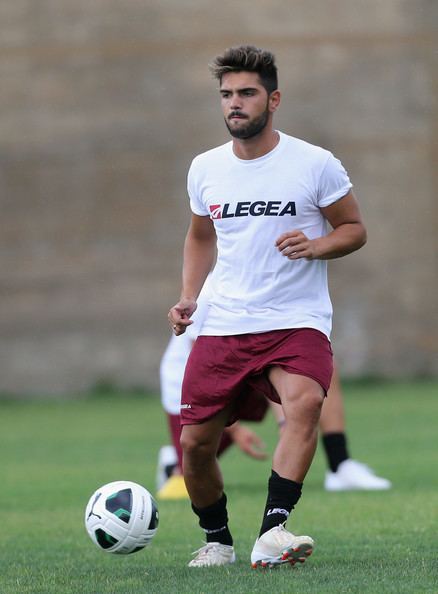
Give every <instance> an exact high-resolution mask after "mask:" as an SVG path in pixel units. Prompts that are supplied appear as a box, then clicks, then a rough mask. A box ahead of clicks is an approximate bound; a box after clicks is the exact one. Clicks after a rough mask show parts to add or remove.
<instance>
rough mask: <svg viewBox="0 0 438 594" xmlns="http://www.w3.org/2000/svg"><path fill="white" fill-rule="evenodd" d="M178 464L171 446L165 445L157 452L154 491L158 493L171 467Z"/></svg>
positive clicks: (170, 472)
mask: <svg viewBox="0 0 438 594" xmlns="http://www.w3.org/2000/svg"><path fill="white" fill-rule="evenodd" d="M177 464H178V456H177V454H176V450H175V447H174V446H173V445H166V446H163V447H162V448H160V451H159V452H158V462H157V474H156V477H155V481H156V489H157V491H159V490H160V489H161V487H162V486H163V485H164V483H165V482H166V481H167V479H168V478H169V476H170V475H171V474H172V470H173V467H174V466H176V465H177Z"/></svg>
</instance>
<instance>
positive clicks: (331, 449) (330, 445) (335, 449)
mask: <svg viewBox="0 0 438 594" xmlns="http://www.w3.org/2000/svg"><path fill="white" fill-rule="evenodd" d="M322 443H323V446H324V451H325V455H326V456H327V463H328V465H329V467H330V470H331V471H332V472H336V471H337V469H338V466H339V464H340V463H341V462H344V460H347V459H348V458H349V457H350V456H349V454H348V449H347V438H346V436H345V433H326V434H325V435H323V436H322Z"/></svg>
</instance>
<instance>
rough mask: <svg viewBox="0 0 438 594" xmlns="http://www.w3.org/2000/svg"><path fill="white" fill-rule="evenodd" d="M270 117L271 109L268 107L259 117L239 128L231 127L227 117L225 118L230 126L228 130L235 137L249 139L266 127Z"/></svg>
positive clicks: (226, 123)
mask: <svg viewBox="0 0 438 594" xmlns="http://www.w3.org/2000/svg"><path fill="white" fill-rule="evenodd" d="M268 118H269V109H268V107H266V109H265V111H264V112H263V113H262V114H260V115H259V117H258V118H255V119H254V120H252V121H250V122H248V123H247V125H246V126H241V127H239V128H231V127H230V126H229V125H228V121H227V119H225V125H226V126H227V128H228V132H229V133H230V134H231V136H232V137H233V138H241V139H244V140H247V139H248V138H253V137H254V136H257V134H260V132H262V131H263V130H264V128H265V127H266V124H267V123H268Z"/></svg>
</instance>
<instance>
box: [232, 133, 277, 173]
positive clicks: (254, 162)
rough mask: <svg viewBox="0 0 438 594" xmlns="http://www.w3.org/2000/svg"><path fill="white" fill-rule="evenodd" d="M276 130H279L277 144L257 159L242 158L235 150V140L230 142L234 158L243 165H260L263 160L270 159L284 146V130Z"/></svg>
mask: <svg viewBox="0 0 438 594" xmlns="http://www.w3.org/2000/svg"><path fill="white" fill-rule="evenodd" d="M275 132H277V134H278V136H279V139H278V142H277V144H276V145H275V146H274V148H273V149H272V150H270V151H269V152H268V153H266V154H264V155H262V156H261V157H256V158H255V159H240V158H239V157H238V156H237V155H236V154H235V153H234V151H233V142H232V141H231V142H230V145H229V146H230V154H231V156H232V158H233V159H234V160H235V161H237V162H238V163H241V164H242V165H247V166H249V165H258V164H260V163H262V162H263V161H267V160H268V159H270V158H271V157H272V156H273V155H274V154H275V153H277V152H278V151H279V150H280V148H281V147H282V146H283V143H284V134H283V133H282V132H280V131H279V130H275Z"/></svg>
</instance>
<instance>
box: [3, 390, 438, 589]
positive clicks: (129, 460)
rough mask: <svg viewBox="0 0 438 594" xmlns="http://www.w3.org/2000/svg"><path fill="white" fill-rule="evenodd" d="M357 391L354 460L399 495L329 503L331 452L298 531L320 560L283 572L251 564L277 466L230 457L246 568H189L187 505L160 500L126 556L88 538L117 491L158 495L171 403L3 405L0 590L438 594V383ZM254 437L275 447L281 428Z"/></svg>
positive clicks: (236, 531) (193, 526)
mask: <svg viewBox="0 0 438 594" xmlns="http://www.w3.org/2000/svg"><path fill="white" fill-rule="evenodd" d="M345 392H346V410H347V419H348V435H349V443H350V447H351V451H352V454H353V456H354V457H356V458H357V459H360V460H361V461H364V462H366V463H368V464H369V465H371V466H372V467H374V468H375V469H376V470H377V471H378V472H379V473H381V475H382V476H387V477H388V478H390V479H391V480H392V481H393V484H394V486H393V489H392V490H391V491H390V492H382V493H339V494H336V493H326V492H325V491H324V490H323V488H322V481H323V474H324V470H325V465H324V459H323V456H322V452H321V451H320V450H319V451H318V452H317V455H316V458H315V461H314V464H313V466H312V469H311V471H310V473H309V475H308V477H307V480H306V483H305V488H304V496H303V498H302V500H301V502H300V504H299V506H298V508H297V510H296V511H295V512H294V514H293V516H292V519H291V520H290V521H289V525H288V527H289V528H292V529H293V530H294V531H296V532H297V533H308V534H310V535H312V536H313V537H314V538H315V540H316V543H317V547H316V550H315V553H314V555H313V556H312V557H311V558H310V559H309V560H308V562H306V563H305V564H304V565H302V566H299V567H295V568H290V567H289V566H287V567H286V566H283V567H281V568H280V569H278V570H275V571H263V570H257V571H255V570H252V569H251V567H250V565H249V554H250V551H251V548H252V544H253V541H254V538H255V536H256V534H257V531H258V527H259V523H260V519H261V513H262V509H263V507H264V502H265V497H266V482H267V477H268V475H269V471H270V464H269V462H257V461H253V460H250V459H248V458H246V457H245V456H244V455H243V454H241V453H240V452H238V451H229V452H228V453H227V454H226V455H225V456H224V458H223V463H222V467H223V471H224V476H225V482H226V492H227V495H228V499H229V513H230V527H231V529H232V532H233V535H234V539H235V545H236V552H237V556H238V560H237V562H236V564H235V565H233V566H229V567H227V568H215V569H214V570H204V569H191V570H189V569H188V568H187V566H186V565H187V562H188V560H189V559H190V557H191V552H192V551H194V550H195V549H197V548H199V546H201V544H202V542H201V541H202V534H201V531H200V529H199V527H198V526H197V523H196V520H195V517H194V516H193V514H192V512H191V510H190V507H189V504H188V503H187V502H174V503H171V502H161V503H160V505H159V509H160V514H161V516H160V526H159V530H158V533H157V535H156V537H155V539H154V541H153V543H152V545H151V546H150V547H149V548H147V549H144V550H143V551H140V552H138V553H136V554H134V555H130V556H126V557H123V556H113V555H110V554H105V553H103V552H101V551H99V550H98V549H97V548H96V547H95V546H94V545H93V543H92V542H91V540H90V539H89V537H88V535H87V534H86V532H85V528H84V523H83V515H84V509H85V505H86V503H87V501H88V498H89V497H90V495H91V494H92V493H93V491H94V490H95V489H96V488H98V487H99V486H101V485H102V484H104V483H107V482H110V481H113V480H120V479H127V480H133V481H136V482H139V483H142V484H143V485H144V486H146V487H147V488H149V489H150V490H151V491H153V490H154V484H155V464H156V457H157V452H158V449H159V447H160V445H162V444H163V443H165V442H167V441H168V438H167V430H166V424H165V420H164V416H163V413H162V410H161V407H160V403H159V400H158V398H156V397H152V396H140V395H129V394H123V393H121V394H118V395H115V394H112V395H110V396H105V395H100V396H98V397H97V396H95V397H93V398H87V399H81V400H76V401H68V402H53V401H50V402H49V401H45V402H36V403H29V402H18V403H13V402H2V403H1V404H0V413H1V420H0V432H1V438H0V443H1V448H2V452H1V454H2V455H1V460H2V462H1V466H2V470H1V474H0V476H1V482H0V502H1V506H0V510H1V512H0V513H1V523H0V526H1V538H0V593H1V594H15V593H17V594H26V593H29V594H30V593H31V594H37V593H44V594H46V593H47V594H48V593H53V594H65V593H74V594H85V593H96V594H105V593H117V594H123V593H143V592H151V593H154V594H155V593H172V594H183V593H187V594H198V593H199V594H200V593H205V594H211V593H225V592H228V593H230V594H234V593H242V594H252V593H258V592H260V593H264V594H267V593H270V592H275V593H276V594H280V593H292V592H297V593H298V592H299V593H300V594H310V593H311V594H313V593H320V592H321V593H334V592H336V593H338V592H357V593H360V594H363V593H366V592H372V593H379V594H380V593H383V592H393V593H394V594H400V593H402V592H409V593H411V594H416V593H419V592H434V593H436V592H438V536H437V533H438V530H437V521H438V472H437V464H436V461H437V445H438V443H437V419H438V398H437V396H438V384H437V383H432V382H418V383H404V384H402V383H369V384H347V385H346V386H345ZM255 429H257V430H258V432H259V433H260V434H261V435H262V437H263V438H264V440H265V441H266V443H267V444H268V447H269V449H270V450H272V448H273V445H274V443H275V436H276V428H275V426H274V423H273V421H272V419H267V420H266V422H265V423H264V424H262V425H256V426H255Z"/></svg>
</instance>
